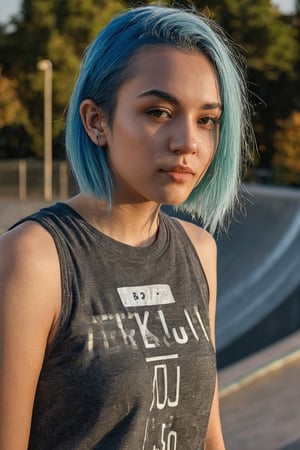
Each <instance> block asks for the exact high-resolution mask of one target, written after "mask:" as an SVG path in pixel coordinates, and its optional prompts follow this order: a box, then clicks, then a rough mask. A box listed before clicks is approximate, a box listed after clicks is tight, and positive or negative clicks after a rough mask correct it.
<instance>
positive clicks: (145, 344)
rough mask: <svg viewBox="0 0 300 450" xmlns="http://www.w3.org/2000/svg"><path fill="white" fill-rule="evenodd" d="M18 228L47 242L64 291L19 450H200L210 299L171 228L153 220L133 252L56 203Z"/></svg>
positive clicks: (210, 382) (189, 250) (190, 254)
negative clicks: (149, 237) (24, 444)
mask: <svg viewBox="0 0 300 450" xmlns="http://www.w3.org/2000/svg"><path fill="white" fill-rule="evenodd" d="M24 220H34V221H36V222H38V223H39V224H41V225H42V226H43V227H44V228H45V229H46V230H47V231H48V232H49V233H50V234H51V236H52V238H53V240H54V242H55V245H56V249H57V252H58V256H59V261H60V269H61V285H62V307H61V314H60V319H59V320H60V321H59V327H58V331H57V333H56V336H55V338H54V340H53V341H52V343H51V344H50V346H49V347H48V348H47V350H46V353H45V357H44V362H43V366H42V369H41V373H40V377H39V381H38V386H37V390H36V396H35V402H34V408H33V416H32V425H31V432H30V442H29V447H28V448H29V450H88V449H95V450H201V449H204V446H205V437H206V432H207V425H208V419H209V414H210V409H211V403H212V398H213V393H214V386H215V374H216V359H215V352H214V348H213V346H212V343H211V339H210V330H209V318H208V298H209V290H208V285H207V281H206V278H205V274H204V271H203V269H202V266H201V263H200V260H199V258H198V256H197V253H196V251H195V248H194V246H193V244H192V242H191V241H190V240H189V238H188V236H187V234H186V233H185V231H184V229H183V228H182V226H181V225H180V223H179V222H178V221H177V220H176V219H174V218H171V217H168V216H167V215H166V214H164V213H162V212H161V213H160V225H159V230H158V234H157V238H156V240H155V242H154V243H153V244H152V245H150V246H148V247H131V246H129V245H126V244H123V243H120V242H117V241H115V240H113V239H111V238H110V237H108V236H107V235H104V234H102V233H101V232H99V231H98V230H96V229H95V228H94V227H92V226H91V225H90V224H89V223H87V222H86V221H85V220H84V219H83V218H82V217H81V216H80V215H79V214H77V212H76V211H75V210H73V209H72V208H70V207H69V206H68V205H66V204H63V203H57V204H56V205H53V206H50V207H48V208H45V209H43V210H41V211H39V212H38V213H36V214H34V215H32V216H29V217H27V218H25V219H23V220H22V221H24ZM41 295H43V293H42V292H41Z"/></svg>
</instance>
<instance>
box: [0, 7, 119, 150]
mask: <svg viewBox="0 0 300 450" xmlns="http://www.w3.org/2000/svg"><path fill="white" fill-rule="evenodd" d="M123 9H124V4H123V3H122V1H121V0H98V1H97V0H55V1H54V0H24V1H23V4H22V11H21V15H20V17H19V18H16V19H15V20H14V27H15V30H14V31H13V32H12V33H9V34H7V35H5V34H4V33H3V34H4V35H3V36H2V39H1V36H0V52H1V55H3V58H2V65H3V71H4V72H5V75H6V76H8V77H15V78H16V79H17V86H16V93H17V96H18V98H19V99H20V102H21V103H22V104H23V105H24V107H25V108H26V110H28V111H29V120H30V127H29V128H28V127H27V129H28V131H29V134H30V136H31V140H32V145H33V149H34V152H35V154H36V155H37V156H41V155H42V152H43V76H44V75H43V73H42V72H40V71H38V69H37V64H38V61H39V60H41V59H45V58H47V59H50V60H51V61H52V63H53V110H54V111H53V118H54V122H53V129H54V136H55V137H58V136H59V135H60V133H61V131H62V128H63V112H64V109H65V107H66V105H67V102H68V99H69V96H70V93H71V90H72V87H73V83H74V78H75V74H76V73H77V71H78V68H79V64H80V59H81V57H82V53H83V51H84V49H85V48H86V46H87V45H88V44H89V43H90V42H91V41H92V40H93V39H94V37H95V36H96V34H97V33H98V32H99V31H100V30H101V29H102V28H103V26H104V25H105V24H106V23H107V22H108V20H109V19H110V18H111V17H112V16H113V15H115V14H116V13H118V12H120V11H122V10H123ZM2 49H3V50H4V51H3V52H2ZM57 148H60V147H59V146H57ZM57 156H58V155H57Z"/></svg>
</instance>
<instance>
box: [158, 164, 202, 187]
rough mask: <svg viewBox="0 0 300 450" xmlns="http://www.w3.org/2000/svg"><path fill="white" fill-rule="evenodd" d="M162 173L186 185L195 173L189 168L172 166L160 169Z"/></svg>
mask: <svg viewBox="0 0 300 450" xmlns="http://www.w3.org/2000/svg"><path fill="white" fill-rule="evenodd" d="M160 172H162V173H163V174H166V175H167V176H168V177H169V178H171V179H172V180H173V181H175V182H176V183H185V182H187V181H189V180H191V178H193V177H194V175H195V173H194V171H193V170H192V169H191V167H188V166H172V167H167V168H164V169H160Z"/></svg>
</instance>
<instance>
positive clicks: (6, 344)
mask: <svg viewBox="0 0 300 450" xmlns="http://www.w3.org/2000/svg"><path fill="white" fill-rule="evenodd" d="M59 280H60V278H59V264H58V259H57V254H56V251H55V247H54V243H53V242H52V239H51V238H50V236H49V235H48V233H47V232H46V231H45V230H43V229H42V228H41V227H40V226H39V225H37V224H32V223H25V224H24V225H22V226H20V227H18V228H16V229H15V230H13V231H11V232H9V233H7V234H6V235H4V236H2V237H1V239H0V449H1V450H6V449H8V448H13V449H14V450H25V449H27V446H28V437H29V430H30V424H31V415H32V407H33V402H34V396H35V389H36V385H37V382H38V377H39V373H40V370H41V366H42V363H43V358H44V353H45V349H46V346H47V341H48V339H49V334H50V333H51V330H52V329H53V327H54V324H55V322H56V319H57V316H58V312H59V302H60V291H59Z"/></svg>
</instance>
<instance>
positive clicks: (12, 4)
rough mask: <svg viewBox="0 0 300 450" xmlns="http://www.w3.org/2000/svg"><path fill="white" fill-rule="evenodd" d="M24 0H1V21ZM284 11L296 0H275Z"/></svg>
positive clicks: (7, 18) (15, 11) (289, 9)
mask: <svg viewBox="0 0 300 450" xmlns="http://www.w3.org/2000/svg"><path fill="white" fill-rule="evenodd" d="M21 3H22V0H0V23H6V22H8V20H9V18H10V17H11V16H12V15H15V14H17V13H18V11H19V9H20V5H21ZM273 3H274V4H276V5H278V6H279V7H280V8H281V10H282V11H283V12H286V13H289V12H291V11H292V10H293V8H294V5H295V0H273Z"/></svg>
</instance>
